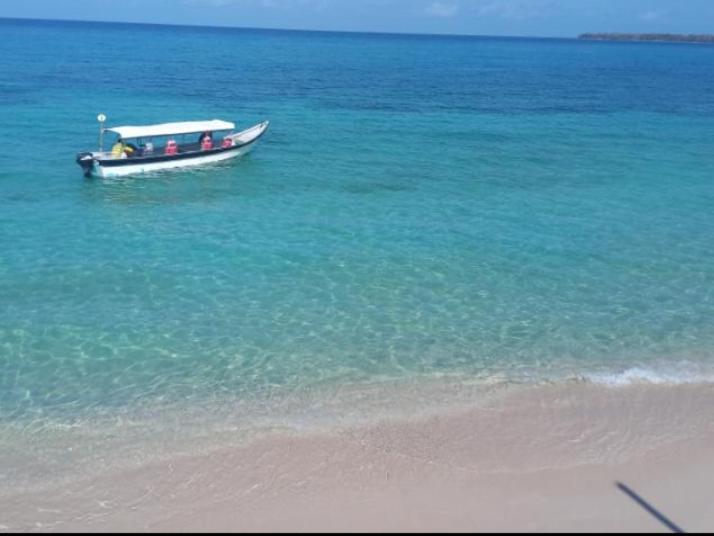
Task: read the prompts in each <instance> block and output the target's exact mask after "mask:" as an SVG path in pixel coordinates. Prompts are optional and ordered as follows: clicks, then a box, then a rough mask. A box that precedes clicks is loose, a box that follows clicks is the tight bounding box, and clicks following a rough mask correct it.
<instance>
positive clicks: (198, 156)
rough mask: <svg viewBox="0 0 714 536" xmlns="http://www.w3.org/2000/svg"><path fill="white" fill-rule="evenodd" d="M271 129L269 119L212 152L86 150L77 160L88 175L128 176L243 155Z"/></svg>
mask: <svg viewBox="0 0 714 536" xmlns="http://www.w3.org/2000/svg"><path fill="white" fill-rule="evenodd" d="M267 128H268V122H267V121H266V122H264V123H261V124H259V125H256V126H254V127H251V128H249V129H247V130H244V131H243V132H240V133H238V134H234V135H233V136H231V137H232V138H234V141H235V143H236V145H235V146H234V147H229V148H225V149H223V148H217V149H213V150H209V151H198V152H190V153H182V154H178V155H175V156H164V155H160V154H159V155H156V156H153V157H141V158H124V159H102V158H96V157H92V153H82V154H81V155H79V156H78V158H77V163H78V164H79V165H80V166H81V167H82V169H83V170H84V172H85V175H86V176H93V177H100V178H115V177H125V176H128V175H138V174H143V173H153V172H157V171H164V170H170V169H179V168H186V167H193V166H201V165H206V164H211V163H215V162H221V161H224V160H229V159H232V158H238V157H241V156H243V155H245V154H247V153H249V152H250V151H252V150H253V148H254V147H255V145H256V143H257V141H258V139H259V138H260V137H261V136H262V135H263V133H264V132H265V131H266V130H267Z"/></svg>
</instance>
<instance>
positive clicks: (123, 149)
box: [112, 138, 135, 158]
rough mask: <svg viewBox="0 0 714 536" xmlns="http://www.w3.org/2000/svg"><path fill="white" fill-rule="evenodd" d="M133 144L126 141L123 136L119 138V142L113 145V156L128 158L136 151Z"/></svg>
mask: <svg viewBox="0 0 714 536" xmlns="http://www.w3.org/2000/svg"><path fill="white" fill-rule="evenodd" d="M134 150H135V149H133V148H132V147H131V145H129V144H126V143H124V140H123V139H122V138H118V139H117V142H116V143H115V144H114V147H112V157H113V158H127V157H128V156H130V155H132V154H133V153H134Z"/></svg>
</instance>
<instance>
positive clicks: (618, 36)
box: [578, 33, 714, 44]
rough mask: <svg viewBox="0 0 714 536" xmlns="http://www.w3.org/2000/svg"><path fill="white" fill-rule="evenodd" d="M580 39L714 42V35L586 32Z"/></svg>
mask: <svg viewBox="0 0 714 536" xmlns="http://www.w3.org/2000/svg"><path fill="white" fill-rule="evenodd" d="M578 39H594V40H598V41H671V42H675V43H712V44H714V35H694V34H689V35H683V34H631V33H584V34H580V35H579V36H578Z"/></svg>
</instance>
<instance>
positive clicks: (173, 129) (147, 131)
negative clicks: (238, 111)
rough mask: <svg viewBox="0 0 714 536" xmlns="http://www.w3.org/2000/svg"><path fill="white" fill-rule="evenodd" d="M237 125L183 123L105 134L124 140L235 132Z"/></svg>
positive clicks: (112, 129)
mask: <svg viewBox="0 0 714 536" xmlns="http://www.w3.org/2000/svg"><path fill="white" fill-rule="evenodd" d="M234 128H235V125H234V124H233V123H230V122H228V121H221V120H220V119H214V120H212V121H183V122H181V123H162V124H160V125H146V126H139V127H134V126H126V127H111V128H106V129H104V130H105V132H114V133H115V134H119V136H121V137H122V138H151V137H152V136H174V135H177V134H195V133H197V132H209V131H213V130H233V129H234Z"/></svg>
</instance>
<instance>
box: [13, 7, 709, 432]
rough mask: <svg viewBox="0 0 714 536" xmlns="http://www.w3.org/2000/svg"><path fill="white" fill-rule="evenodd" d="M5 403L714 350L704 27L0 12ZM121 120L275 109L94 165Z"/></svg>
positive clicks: (603, 371)
mask: <svg viewBox="0 0 714 536" xmlns="http://www.w3.org/2000/svg"><path fill="white" fill-rule="evenodd" d="M0 37H1V38H2V39H0V42H1V43H2V45H0V49H2V52H3V53H2V54H0V72H2V73H3V76H2V77H1V78H0V138H1V139H3V140H4V144H5V149H6V150H3V151H2V153H0V185H1V188H0V205H1V206H2V210H0V251H1V252H2V253H1V255H0V421H2V422H3V423H5V424H13V423H26V422H31V421H37V420H40V421H45V420H47V421H48V422H53V423H71V422H75V421H76V420H77V419H78V418H80V417H81V418H84V417H86V416H87V415H91V414H93V413H97V412H99V413H101V414H110V415H111V414H112V413H113V412H116V413H117V414H118V413H122V412H125V411H127V410H128V409H131V408H133V407H139V406H143V405H149V406H150V405H152V404H159V403H160V404H164V405H166V404H167V405H169V406H171V404H188V405H191V404H196V405H197V406H200V405H201V404H203V403H205V402H206V401H215V400H220V399H221V398H222V397H225V399H226V400H233V401H236V400H238V401H241V400H251V399H255V398H256V397H258V398H260V397H261V396H264V395H266V394H269V395H277V396H279V395H280V394H281V393H296V392H297V393H303V394H305V393H310V392H312V391H313V390H315V389H324V388H330V387H339V386H340V385H346V384H351V383H355V382H361V383H363V384H370V382H382V381H385V380H390V379H393V380H410V379H414V378H432V377H439V376H442V375H453V376H455V377H460V378H464V379H467V380H474V379H475V380H479V381H480V380H483V381H484V382H488V381H489V380H493V379H494V378H497V379H499V380H502V381H506V382H508V381H518V382H521V381H543V380H559V379H563V378H572V377H579V376H587V377H592V378H596V377H597V378H605V379H606V380H607V379H608V378H610V379H612V381H615V382H617V381H620V380H622V379H625V380H627V379H628V378H635V379H638V378H645V379H649V380H650V381H711V379H712V378H714V373H713V372H712V371H713V370H714V255H712V251H713V246H714V182H713V180H712V179H713V177H714V75H712V73H714V48H712V47H708V46H691V45H672V44H640V43H595V42H578V41H573V40H529V39H487V38H455V37H416V36H386V35H359V34H329V33H307V32H304V33H303V32H279V31H257V30H229V29H209V28H180V27H158V26H135V25H110V24H82V23H48V22H44V23H41V22H26V21H25V22H22V21H7V20H6V21H0ZM99 112H104V113H106V114H107V115H108V116H109V123H111V124H142V123H152V122H163V121H174V120H193V119H211V118H214V117H215V118H223V119H227V120H235V121H237V123H238V124H239V126H245V127H247V126H249V125H252V124H254V123H256V122H258V121H260V120H263V119H269V120H271V129H270V131H269V132H268V134H267V135H266V136H265V138H264V139H263V140H262V141H261V142H260V145H259V147H258V148H257V149H256V151H255V152H254V153H253V154H251V155H250V156H248V157H247V158H245V159H243V160H242V161H240V162H234V163H230V164H221V165H217V166H214V167H209V168H203V169H200V170H193V171H181V172H172V173H168V174H162V175H155V176H146V177H137V178H130V179H125V180H107V181H101V180H85V179H83V178H82V175H81V172H80V170H79V168H78V166H76V164H75V163H74V155H75V154H76V153H77V152H78V151H80V150H84V149H88V148H90V149H91V148H93V147H94V146H95V144H96V130H97V125H96V122H95V116H96V114H97V113H99Z"/></svg>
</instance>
